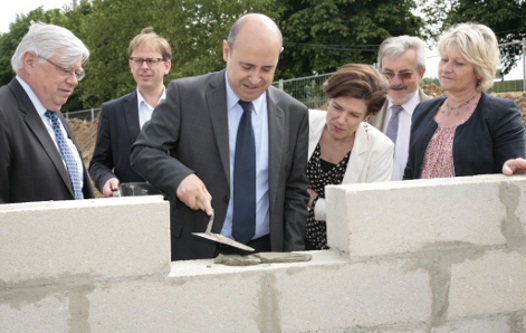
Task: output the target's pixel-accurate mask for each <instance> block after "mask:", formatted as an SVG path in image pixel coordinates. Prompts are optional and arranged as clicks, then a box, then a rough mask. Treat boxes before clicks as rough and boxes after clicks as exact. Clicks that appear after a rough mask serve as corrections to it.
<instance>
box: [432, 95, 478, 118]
mask: <svg viewBox="0 0 526 333" xmlns="http://www.w3.org/2000/svg"><path fill="white" fill-rule="evenodd" d="M475 97H477V93H475V95H473V96H472V97H471V98H470V99H468V100H467V101H465V102H464V103H462V104H460V105H459V106H451V105H449V102H448V101H447V100H446V106H447V107H448V108H449V110H451V111H453V110H457V111H456V112H455V116H458V115H459V114H460V111H461V110H460V108H462V107H464V106H466V110H468V111H469V106H467V105H468V104H469V103H470V102H471V101H472V100H474V99H475ZM451 111H447V112H445V111H444V108H442V110H441V111H440V112H441V113H445V114H446V116H449V114H450V113H451Z"/></svg>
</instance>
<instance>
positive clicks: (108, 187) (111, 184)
mask: <svg viewBox="0 0 526 333" xmlns="http://www.w3.org/2000/svg"><path fill="white" fill-rule="evenodd" d="M118 189H119V180H118V179H117V178H110V179H108V181H106V184H104V187H103V188H102V194H103V195H104V197H105V198H111V197H113V191H117V190H118Z"/></svg>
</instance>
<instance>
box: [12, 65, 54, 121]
mask: <svg viewBox="0 0 526 333" xmlns="http://www.w3.org/2000/svg"><path fill="white" fill-rule="evenodd" d="M16 79H17V80H18V82H19V83H20V85H21V86H22V88H24V91H25V92H26V94H27V96H29V99H30V100H31V102H32V103H33V106H34V107H35V109H36V110H37V112H38V114H39V115H40V116H41V117H42V116H43V115H44V113H46V111H47V110H46V108H45V107H44V105H42V103H41V102H40V100H39V99H38V97H37V95H36V94H35V93H34V92H33V89H31V87H30V86H29V84H27V83H26V82H25V81H24V80H22V78H21V77H20V76H18V75H17V76H16Z"/></svg>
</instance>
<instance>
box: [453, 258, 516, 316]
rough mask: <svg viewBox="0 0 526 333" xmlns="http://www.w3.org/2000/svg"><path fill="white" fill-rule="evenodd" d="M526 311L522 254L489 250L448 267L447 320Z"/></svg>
mask: <svg viewBox="0 0 526 333" xmlns="http://www.w3.org/2000/svg"><path fill="white" fill-rule="evenodd" d="M524 310H526V255H523V254H520V253H517V252H509V251H505V250H501V251H492V252H488V253H486V254H485V255H484V256H483V257H481V258H479V259H476V260H472V261H471V260H466V261H464V262H462V263H458V264H454V265H452V266H451V287H450V292H449V309H448V315H449V318H456V317H464V316H472V315H484V314H491V313H506V312H514V311H524Z"/></svg>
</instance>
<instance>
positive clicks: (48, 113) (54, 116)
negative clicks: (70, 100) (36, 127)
mask: <svg viewBox="0 0 526 333" xmlns="http://www.w3.org/2000/svg"><path fill="white" fill-rule="evenodd" d="M44 115H45V116H46V117H48V118H49V119H51V120H55V119H58V117H57V113H56V112H53V111H49V110H47V111H46V113H44Z"/></svg>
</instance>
